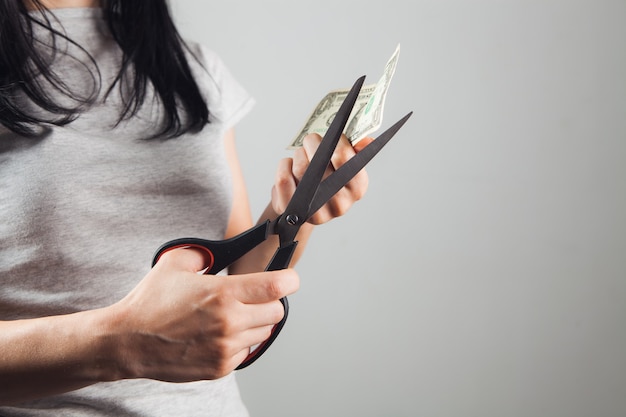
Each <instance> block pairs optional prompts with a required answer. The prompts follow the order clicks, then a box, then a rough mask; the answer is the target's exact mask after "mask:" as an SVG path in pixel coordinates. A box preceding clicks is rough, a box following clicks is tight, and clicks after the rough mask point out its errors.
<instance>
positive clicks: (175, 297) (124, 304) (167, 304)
mask: <svg viewBox="0 0 626 417" xmlns="http://www.w3.org/2000/svg"><path fill="white" fill-rule="evenodd" d="M205 262H206V260H205V259H204V258H203V254H202V253H201V252H200V251H196V250H193V249H176V250H172V251H170V252H167V253H165V254H164V255H163V256H162V257H161V259H160V260H159V262H158V263H157V264H156V265H155V267H154V268H153V269H152V271H151V272H150V273H149V274H148V275H147V276H146V277H145V278H144V279H143V280H142V281H141V282H140V283H139V284H138V286H137V287H136V288H135V289H134V290H133V291H132V292H131V293H130V294H129V295H128V296H127V297H125V298H124V299H123V300H121V301H120V302H119V303H117V304H116V305H115V306H114V308H115V309H116V311H117V318H118V323H116V326H115V328H116V331H117V332H121V335H120V336H121V340H122V343H121V344H120V345H119V359H120V362H121V363H122V368H123V369H124V370H125V372H123V373H124V374H126V375H127V377H130V378H152V379H158V380H164V381H172V382H183V381H193V380H199V379H215V378H219V377H222V376H225V375H227V374H228V373H230V372H231V371H232V370H233V369H235V368H236V367H237V366H238V365H239V364H241V363H242V362H243V361H244V359H245V358H246V357H247V355H248V353H249V347H250V346H254V345H256V344H258V343H261V342H263V341H264V340H266V339H267V338H268V337H269V336H270V333H271V330H272V327H273V325H274V324H276V323H278V322H279V321H280V320H281V319H282V318H283V315H284V310H283V306H282V304H281V303H280V301H279V299H280V298H282V297H285V296H287V295H289V294H291V293H293V292H295V291H296V290H297V289H298V286H299V282H298V276H297V275H296V273H295V272H294V271H293V270H282V271H274V272H261V273H253V274H246V275H238V276H207V275H199V273H198V271H201V270H202V269H203V268H204V267H205Z"/></svg>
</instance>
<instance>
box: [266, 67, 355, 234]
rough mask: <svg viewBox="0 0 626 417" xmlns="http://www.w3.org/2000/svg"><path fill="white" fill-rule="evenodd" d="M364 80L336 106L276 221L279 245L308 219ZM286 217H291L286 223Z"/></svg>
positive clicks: (353, 87)
mask: <svg viewBox="0 0 626 417" xmlns="http://www.w3.org/2000/svg"><path fill="white" fill-rule="evenodd" d="M364 81H365V76H362V77H360V78H359V79H358V80H356V82H355V83H354V85H353V86H352V88H351V89H350V92H349V93H348V94H347V95H346V98H345V99H344V101H343V103H342V104H341V107H339V111H337V114H336V115H335V118H334V119H333V121H332V123H331V124H330V127H329V128H328V130H327V131H326V134H325V135H324V139H323V140H322V143H320V146H319V147H318V148H317V151H315V155H313V158H312V159H311V162H310V163H309V167H308V168H307V170H306V171H305V173H304V175H303V176H302V179H301V180H300V182H299V184H298V187H297V188H296V191H295V192H294V194H293V196H292V197H291V200H290V201H289V204H288V205H287V208H286V209H285V213H284V215H283V216H281V218H280V219H279V222H278V225H277V228H278V230H279V235H280V238H281V245H282V244H286V243H288V242H289V241H290V240H293V239H294V238H295V235H296V233H297V232H298V229H299V227H300V226H301V225H302V224H303V223H304V222H305V221H306V220H307V213H309V207H310V205H311V202H312V201H313V197H314V196H315V193H316V192H317V189H318V187H319V185H320V182H321V181H322V177H323V175H324V171H326V167H328V164H329V162H330V158H331V156H332V155H333V152H334V151H335V148H336V147H337V143H338V142H339V138H340V137H341V134H342V133H343V129H344V128H345V126H346V123H347V122H348V117H350V113H351V112H352V108H353V107H354V103H355V102H356V99H357V98H358V96H359V92H360V91H361V86H362V85H363V82H364ZM287 217H289V218H290V221H289V222H287Z"/></svg>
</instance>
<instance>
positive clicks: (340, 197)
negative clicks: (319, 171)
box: [224, 129, 371, 274]
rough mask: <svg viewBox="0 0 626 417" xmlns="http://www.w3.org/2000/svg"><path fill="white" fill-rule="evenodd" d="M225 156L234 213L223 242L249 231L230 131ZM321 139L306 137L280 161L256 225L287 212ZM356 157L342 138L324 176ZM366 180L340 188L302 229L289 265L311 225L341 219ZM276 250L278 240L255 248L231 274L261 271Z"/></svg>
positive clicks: (242, 183)
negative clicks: (267, 199)
mask: <svg viewBox="0 0 626 417" xmlns="http://www.w3.org/2000/svg"><path fill="white" fill-rule="evenodd" d="M224 140H225V148H226V155H227V159H228V163H229V165H230V168H231V171H232V176H233V187H234V196H233V201H234V203H233V209H232V212H231V216H230V220H229V224H228V228H227V231H226V238H229V237H233V236H236V235H237V234H239V233H241V232H243V231H245V230H247V229H249V228H250V227H252V225H253V224H252V215H251V214H250V205H249V202H248V195H247V191H246V187H245V181H244V178H243V174H242V171H241V166H240V164H239V158H238V156H237V150H236V146H235V133H234V130H233V129H231V130H229V131H228V132H227V133H226V136H225V138H224ZM321 140H322V138H321V137H320V136H319V135H315V134H312V135H308V136H307V137H305V139H304V143H303V147H302V148H299V149H296V150H295V152H294V155H293V157H292V158H285V159H283V160H281V161H280V163H279V165H278V170H277V173H276V178H275V181H274V185H273V187H272V193H271V202H270V203H269V204H268V206H267V207H266V208H265V210H264V212H263V213H262V214H261V216H260V217H259V221H260V222H262V221H265V220H268V219H269V220H273V219H275V218H276V217H277V216H278V213H282V212H283V211H284V209H285V208H286V206H287V204H288V203H289V200H290V199H291V196H292V195H293V193H294V192H295V189H296V186H297V184H298V181H299V180H300V179H301V178H302V176H303V175H304V172H305V171H306V169H307V167H308V166H309V162H310V160H311V158H312V157H313V154H314V153H315V151H316V150H317V148H318V146H319V144H320V142H321ZM369 141H371V139H370V138H368V139H366V140H362V141H360V142H359V145H361V146H362V145H364V144H366V143H369ZM355 154H356V151H355V149H354V148H353V147H352V145H351V144H350V142H349V141H348V139H347V138H346V137H345V136H342V138H341V140H340V141H339V144H338V145H337V148H336V150H335V152H334V154H333V156H332V158H331V166H330V167H329V168H328V170H327V172H326V174H325V175H329V174H330V173H331V172H332V171H333V170H335V169H337V168H339V167H340V166H341V165H343V164H344V163H345V162H346V161H348V160H349V159H350V158H352V157H353V156H354V155H355ZM367 185H368V178H367V173H366V172H365V170H362V171H361V172H359V173H358V174H357V175H356V176H355V177H354V178H353V179H352V180H351V181H350V182H349V183H348V184H346V186H344V188H342V189H341V190H340V191H339V192H338V193H337V194H336V195H335V196H334V197H333V198H332V199H331V200H330V201H329V202H328V203H326V205H324V206H323V207H322V208H321V209H320V210H319V211H318V212H317V213H315V214H314V215H313V217H311V218H310V219H309V221H308V222H307V223H305V224H304V225H302V227H301V228H300V231H299V232H298V235H297V236H296V240H297V241H298V246H297V248H296V252H295V254H294V256H293V258H292V261H291V265H295V263H296V262H297V261H298V259H299V258H300V256H301V255H302V253H303V251H304V249H305V247H306V244H307V241H308V239H309V237H310V235H311V232H312V231H313V228H314V225H319V224H322V223H326V222H328V221H330V220H332V219H333V218H335V217H338V216H341V215H343V214H344V213H345V212H346V211H348V209H349V208H350V207H351V206H352V204H354V203H355V202H356V201H358V200H360V199H361V198H362V197H363V195H364V194H365V191H366V190H367ZM277 247H278V237H277V236H270V238H269V239H268V240H267V241H265V242H263V243H262V244H261V245H259V246H257V247H256V248H255V249H254V250H252V251H251V252H249V253H248V254H246V255H245V256H244V257H242V258H241V259H240V260H238V261H237V262H235V263H234V264H233V265H232V266H231V267H230V268H229V272H230V273H231V274H242V273H249V272H257V271H263V270H264V269H265V267H266V266H267V263H268V262H269V260H270V259H271V257H272V256H273V255H274V252H275V250H276V248H277Z"/></svg>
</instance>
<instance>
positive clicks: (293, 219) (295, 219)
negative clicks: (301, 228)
mask: <svg viewBox="0 0 626 417" xmlns="http://www.w3.org/2000/svg"><path fill="white" fill-rule="evenodd" d="M285 220H287V223H289V224H290V225H292V226H295V225H296V224H298V221H300V219H299V218H298V216H297V215H295V214H288V215H287V217H285Z"/></svg>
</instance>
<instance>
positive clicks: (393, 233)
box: [172, 0, 626, 417]
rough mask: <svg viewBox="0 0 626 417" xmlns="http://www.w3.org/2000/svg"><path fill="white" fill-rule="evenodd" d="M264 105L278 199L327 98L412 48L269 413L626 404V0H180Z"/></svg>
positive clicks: (291, 324) (311, 273) (252, 140)
mask: <svg viewBox="0 0 626 417" xmlns="http://www.w3.org/2000/svg"><path fill="white" fill-rule="evenodd" d="M172 3H173V4H172V9H173V11H174V13H175V16H176V19H177V21H178V23H179V25H180V29H181V31H182V33H183V34H184V35H185V36H186V37H187V38H190V39H193V40H196V41H199V42H201V43H204V44H205V45H207V46H208V47H210V48H211V49H213V50H215V51H216V52H218V53H219V54H220V55H221V57H222V58H223V59H224V61H225V62H226V63H227V65H228V67H229V68H230V70H231V72H232V73H233V74H234V75H235V76H236V77H237V78H238V80H239V81H240V82H241V83H242V84H243V85H244V86H245V87H246V88H247V89H248V90H249V91H250V92H251V93H252V94H253V95H254V97H255V98H256V100H257V105H256V107H255V109H254V110H253V112H252V113H251V114H250V115H249V116H248V117H246V118H245V119H244V120H243V121H242V122H241V123H240V124H239V126H238V127H237V135H238V147H239V152H240V157H241V160H242V164H243V166H244V175H245V176H246V180H247V184H248V187H249V192H250V196H251V204H252V207H253V210H254V212H255V216H256V215H258V214H259V213H260V212H261V210H262V209H263V208H264V207H265V205H266V203H267V202H268V201H269V196H270V187H271V185H272V182H273V177H274V171H275V168H276V166H277V164H278V161H279V159H280V158H283V157H287V156H289V155H290V152H289V151H287V150H286V149H285V146H286V145H287V144H288V143H289V142H290V140H291V139H292V138H293V136H294V135H295V134H296V133H297V132H298V130H299V129H300V128H301V126H302V124H303V123H304V121H305V119H306V117H307V116H308V115H309V113H310V111H311V110H312V109H313V106H315V104H317V102H318V101H319V100H320V99H321V98H322V97H323V96H324V95H325V94H326V93H327V92H328V91H330V90H332V89H337V88H345V87H349V86H350V85H351V84H352V83H353V81H354V80H355V79H356V78H357V77H358V76H360V75H363V74H366V75H367V76H368V80H367V82H375V81H376V80H378V77H380V75H381V74H382V70H383V66H384V64H385V62H386V61H387V59H388V58H389V56H390V55H391V53H392V52H393V50H394V48H395V46H396V45H397V44H398V43H400V44H401V47H402V52H401V54H400V60H399V64H398V68H397V71H396V74H395V78H394V79H393V81H392V83H391V87H390V90H389V93H388V96H387V105H386V108H385V119H384V123H383V127H386V126H389V125H390V124H391V123H392V122H394V121H395V120H397V119H399V118H400V117H401V116H403V115H404V114H405V113H406V112H408V111H410V110H413V111H414V112H415V113H414V115H413V117H412V119H411V120H410V121H409V122H408V123H407V125H406V126H405V127H404V128H403V129H402V130H401V131H400V132H399V134H398V135H397V136H396V137H395V138H394V139H393V141H392V142H391V143H390V144H389V145H388V146H387V147H386V148H385V149H384V150H383V152H382V153H381V154H380V155H379V156H377V157H376V158H375V159H374V160H373V161H372V162H371V163H370V165H369V166H368V172H369V175H370V188H369V190H368V193H367V195H366V196H365V198H364V199H363V200H362V201H360V202H358V203H357V204H356V205H355V206H354V207H353V209H352V210H351V211H350V212H349V213H348V214H347V215H346V216H344V217H341V218H338V219H335V220H333V221H332V222H331V223H329V224H326V225H323V226H321V227H319V228H318V229H317V230H316V232H315V233H314V236H313V238H312V241H311V242H310V246H309V247H308V250H307V253H306V255H305V257H304V259H303V260H302V261H301V262H300V264H299V265H298V267H297V270H298V271H299V274H300V277H301V282H302V283H301V289H300V291H299V292H298V293H297V294H295V295H293V296H292V297H290V304H291V312H290V317H289V320H288V321H287V324H286V327H285V329H284V330H283V332H282V334H281V335H280V337H279V338H278V340H277V341H276V342H275V344H274V345H273V346H272V347H271V348H270V350H269V351H268V352H267V353H266V354H265V355H264V357H263V358H261V359H260V360H259V361H258V362H257V363H255V364H254V365H253V366H251V367H250V368H248V369H246V370H243V371H241V372H239V373H238V379H239V381H240V384H241V390H242V395H243V397H244V399H245V401H246V403H247V404H248V407H249V409H250V411H251V414H252V415H253V416H255V417H280V416H290V417H291V416H303V417H308V416H310V417H319V416H329V417H333V416H394V417H395V416H429V417H433V416H463V417H467V416H477V417H478V416H480V417H488V416H494V417H496V416H498V417H500V416H519V417H527V416H550V417H557V416H564V417H575V416H580V417H589V416H594V417H601V416H607V417H608V416H614V417H623V416H625V415H626V2H624V1H604V0H602V1H600V0H589V1H574V0H560V1H558V0H536V1H521V0H518V1H512V0H511V1H507V0H500V1H497V0H493V1H487V0H480V1H469V0H467V1H463V0H454V1H440V0H428V1H421V0H387V1H349V0H317V1H315V2H312V1H310V2H297V1H287V0H284V1H241V0H230V1H220V2H215V1H206V0H174V1H172Z"/></svg>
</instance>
